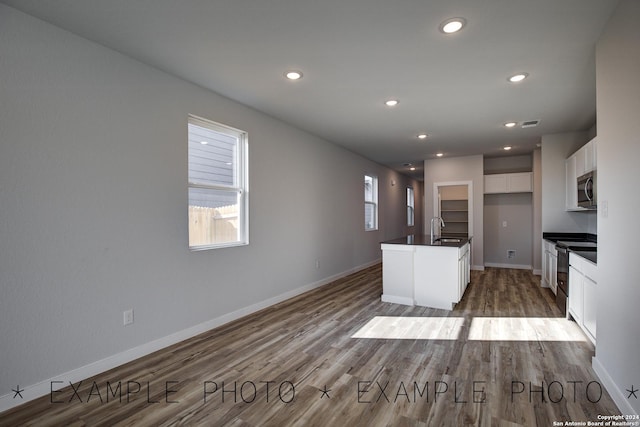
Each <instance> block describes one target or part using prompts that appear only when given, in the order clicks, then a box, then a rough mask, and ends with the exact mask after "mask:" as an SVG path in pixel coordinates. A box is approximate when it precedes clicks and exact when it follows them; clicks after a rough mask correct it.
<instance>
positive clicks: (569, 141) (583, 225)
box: [541, 132, 600, 234]
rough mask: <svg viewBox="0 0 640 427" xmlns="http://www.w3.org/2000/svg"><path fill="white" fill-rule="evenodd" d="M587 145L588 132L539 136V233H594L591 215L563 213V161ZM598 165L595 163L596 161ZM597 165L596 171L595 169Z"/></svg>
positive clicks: (592, 213) (564, 207)
mask: <svg viewBox="0 0 640 427" xmlns="http://www.w3.org/2000/svg"><path fill="white" fill-rule="evenodd" d="M587 142H589V132H567V133H558V134H553V135H543V136H542V153H541V161H542V174H541V175H542V231H543V232H566V233H594V234H595V233H596V230H595V226H594V225H593V223H594V222H595V221H593V220H590V218H592V217H593V216H595V215H596V214H595V213H594V212H567V211H566V210H565V209H566V188H565V182H566V178H565V160H566V158H567V157H569V156H570V155H571V154H573V153H575V152H576V150H577V149H578V148H580V147H581V146H583V145H584V144H586V143H587ZM598 162H599V159H598ZM599 166H600V165H599V164H598V168H599Z"/></svg>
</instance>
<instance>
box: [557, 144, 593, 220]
mask: <svg viewBox="0 0 640 427" xmlns="http://www.w3.org/2000/svg"><path fill="white" fill-rule="evenodd" d="M596 157H597V140H596V138H593V139H592V140H591V141H589V142H587V143H586V144H585V145H584V146H583V147H582V148H580V149H579V150H578V151H576V152H575V153H573V154H572V155H571V156H570V157H569V158H568V159H567V160H566V161H565V171H566V210H568V211H582V210H586V208H581V207H579V206H578V189H577V187H576V184H577V179H578V177H579V176H582V175H584V174H585V173H587V172H591V171H594V170H596V168H597V163H596Z"/></svg>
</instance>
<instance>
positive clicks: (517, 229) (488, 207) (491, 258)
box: [484, 154, 533, 269]
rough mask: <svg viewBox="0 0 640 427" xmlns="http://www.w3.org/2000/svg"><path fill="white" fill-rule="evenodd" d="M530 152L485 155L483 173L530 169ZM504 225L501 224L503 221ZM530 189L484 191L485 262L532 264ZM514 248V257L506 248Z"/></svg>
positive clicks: (529, 267)
mask: <svg viewBox="0 0 640 427" xmlns="http://www.w3.org/2000/svg"><path fill="white" fill-rule="evenodd" d="M532 170H533V157H532V155H530V154H528V155H521V156H503V157H493V158H485V159H484V174H485V175H490V174H495V173H515V172H531V171H532ZM504 221H506V222H507V226H506V227H503V222H504ZM532 235H533V196H532V193H515V194H485V195H484V263H485V265H488V266H496V267H502V266H504V267H514V268H526V269H531V268H532V265H533V263H532V249H533V244H532ZM508 250H514V251H516V256H515V257H514V258H508V257H507V251H508Z"/></svg>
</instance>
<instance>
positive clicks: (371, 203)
mask: <svg viewBox="0 0 640 427" xmlns="http://www.w3.org/2000/svg"><path fill="white" fill-rule="evenodd" d="M367 178H371V183H372V189H371V190H372V191H371V194H372V198H373V200H371V201H369V200H367V192H366V190H365V192H364V215H365V222H364V229H365V231H376V230H378V177H377V176H375V175H373V174H369V173H365V174H364V182H365V183H366V181H367ZM367 206H373V225H372V227H368V225H367V221H366V219H367Z"/></svg>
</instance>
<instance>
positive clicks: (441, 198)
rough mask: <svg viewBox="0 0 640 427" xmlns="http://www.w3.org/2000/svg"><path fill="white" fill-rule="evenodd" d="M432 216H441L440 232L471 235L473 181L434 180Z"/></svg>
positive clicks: (454, 235) (467, 236)
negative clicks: (442, 227) (443, 224)
mask: <svg viewBox="0 0 640 427" xmlns="http://www.w3.org/2000/svg"><path fill="white" fill-rule="evenodd" d="M433 216H437V217H440V218H442V220H443V221H444V223H445V229H444V230H442V231H441V234H443V235H446V236H451V237H461V238H471V237H472V236H473V182H472V181H455V182H434V183H433Z"/></svg>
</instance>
